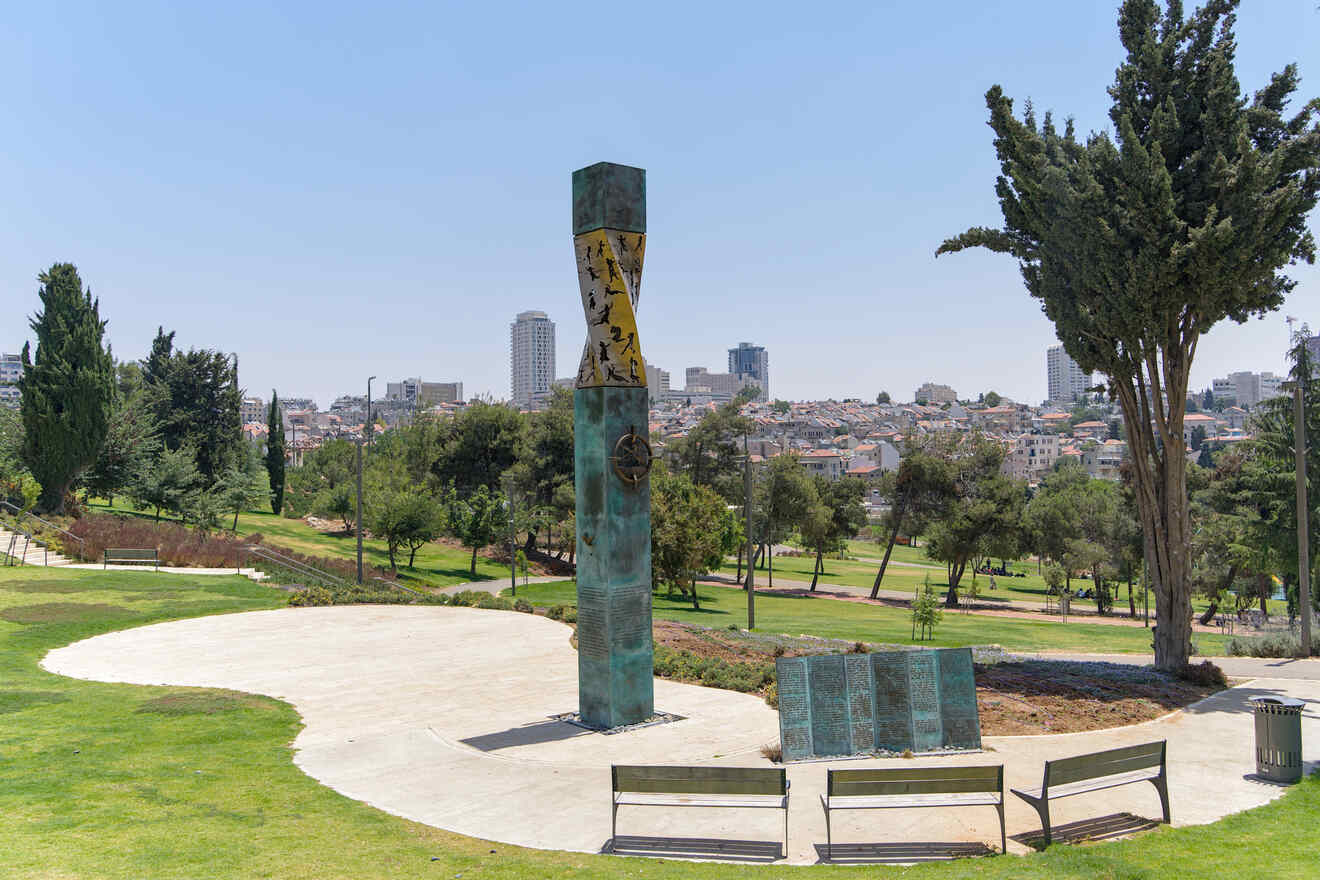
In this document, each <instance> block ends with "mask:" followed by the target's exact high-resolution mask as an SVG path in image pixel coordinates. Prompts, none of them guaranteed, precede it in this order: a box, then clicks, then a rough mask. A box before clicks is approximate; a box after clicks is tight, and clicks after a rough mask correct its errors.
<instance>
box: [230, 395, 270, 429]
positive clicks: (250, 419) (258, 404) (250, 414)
mask: <svg viewBox="0 0 1320 880" xmlns="http://www.w3.org/2000/svg"><path fill="white" fill-rule="evenodd" d="M268 415H270V413H268V412H267V411H266V401H264V400H262V399H261V398H260V397H245V398H243V402H242V403H240V404H239V406H238V418H239V421H240V422H242V423H243V424H244V425H252V424H257V425H264V424H266V417H267V416H268Z"/></svg>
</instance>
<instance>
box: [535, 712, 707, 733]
mask: <svg viewBox="0 0 1320 880" xmlns="http://www.w3.org/2000/svg"><path fill="white" fill-rule="evenodd" d="M686 718H687V716H686V715H675V714H674V713H672V712H656V713H655V714H654V715H652V716H651V717H649V718H646V719H645V720H642V721H638V722H637V723H636V724H625V725H623V726H621V727H598V726H596V725H595V724H588V723H587V722H586V721H583V720H582V716H581V715H580V714H578V713H577V712H564V713H562V714H559V715H551V716H550V720H551V721H563V722H565V723H566V724H572V725H573V726H574V727H581V728H582V729H583V730H590V731H592V732H593V733H600V734H604V735H605V736H612V735H614V734H616V733H627V732H628V731H630V730H641V729H642V728H643V727H655V726H657V725H660V724H672V723H674V722H675V721H683V720H685V719H686Z"/></svg>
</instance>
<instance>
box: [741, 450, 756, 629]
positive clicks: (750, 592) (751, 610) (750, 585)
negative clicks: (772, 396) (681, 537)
mask: <svg viewBox="0 0 1320 880" xmlns="http://www.w3.org/2000/svg"><path fill="white" fill-rule="evenodd" d="M743 531H744V532H746V534H745V535H744V536H743V537H744V538H745V539H746V541H747V630H748V632H751V631H752V630H754V629H756V570H755V569H754V568H752V456H751V455H750V454H749V453H748V451H747V433H746V432H743Z"/></svg>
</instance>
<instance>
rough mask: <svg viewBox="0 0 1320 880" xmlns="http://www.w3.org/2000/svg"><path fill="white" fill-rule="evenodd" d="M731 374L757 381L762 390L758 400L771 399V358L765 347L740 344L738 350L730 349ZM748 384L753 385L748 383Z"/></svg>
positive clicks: (746, 343) (747, 343) (748, 343)
mask: <svg viewBox="0 0 1320 880" xmlns="http://www.w3.org/2000/svg"><path fill="white" fill-rule="evenodd" d="M729 373H730V374H731V375H734V376H737V377H739V378H744V377H745V378H747V379H752V380H755V384H756V386H757V387H758V388H760V389H761V394H760V396H759V397H758V398H757V399H758V400H769V399H770V358H769V356H768V355H767V354H766V353H765V347H764V346H761V345H752V344H751V343H750V342H740V343H738V347H737V348H731V349H729ZM746 384H749V385H750V384H752V382H747V383H746Z"/></svg>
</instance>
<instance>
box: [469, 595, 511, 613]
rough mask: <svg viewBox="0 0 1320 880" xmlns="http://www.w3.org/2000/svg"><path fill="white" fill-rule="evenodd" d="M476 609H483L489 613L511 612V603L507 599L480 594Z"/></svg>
mask: <svg viewBox="0 0 1320 880" xmlns="http://www.w3.org/2000/svg"><path fill="white" fill-rule="evenodd" d="M476 607H478V608H485V609H487V610H489V611H512V610H513V603H512V602H510V601H509V600H508V599H501V598H500V597H499V596H492V595H491V594H490V593H482V594H481V595H480V596H479V597H478V599H477V605H476Z"/></svg>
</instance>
